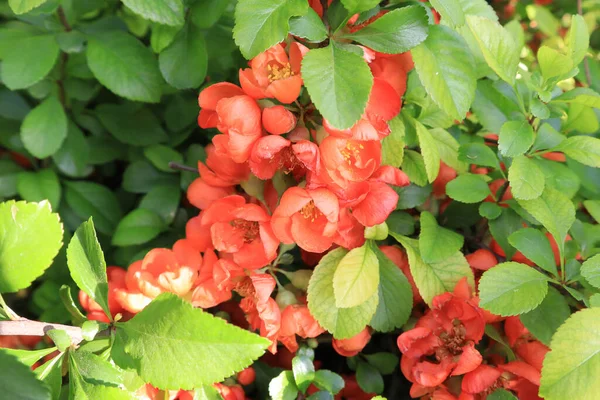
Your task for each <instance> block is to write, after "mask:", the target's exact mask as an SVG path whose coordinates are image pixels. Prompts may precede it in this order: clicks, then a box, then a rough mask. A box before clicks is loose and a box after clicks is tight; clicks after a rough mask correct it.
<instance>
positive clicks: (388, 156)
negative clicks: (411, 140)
mask: <svg viewBox="0 0 600 400" xmlns="http://www.w3.org/2000/svg"><path fill="white" fill-rule="evenodd" d="M388 124H389V127H390V134H389V135H387V136H386V137H385V138H383V140H382V142H381V164H382V165H391V166H392V167H396V168H398V167H400V165H402V160H403V159H404V146H405V145H406V144H405V143H404V136H405V134H406V128H405V127H404V122H403V120H402V117H400V115H397V116H396V117H394V118H393V119H391V120H390V121H389V122H388Z"/></svg>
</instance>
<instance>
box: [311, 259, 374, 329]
mask: <svg viewBox="0 0 600 400" xmlns="http://www.w3.org/2000/svg"><path fill="white" fill-rule="evenodd" d="M346 254H348V251H347V250H345V249H343V248H338V249H335V250H333V251H330V252H329V253H327V255H325V257H323V258H322V259H321V261H320V262H319V265H317V267H316V268H315V271H314V272H313V274H312V276H311V278H310V282H309V285H308V309H309V310H310V313H311V314H312V315H313V316H314V317H315V319H316V320H317V321H318V322H319V325H321V326H322V327H323V328H325V329H327V330H328V331H329V332H331V333H332V334H333V336H334V337H335V338H336V339H347V338H350V337H352V336H354V335H356V334H358V333H360V331H362V330H363V329H364V328H365V326H367V324H368V323H369V321H371V317H372V316H373V314H374V313H375V311H376V309H377V303H378V294H375V295H373V296H372V297H371V298H370V299H369V300H367V301H366V302H364V303H362V304H361V305H359V306H357V307H351V308H338V307H337V306H336V304H335V303H336V300H335V296H334V292H333V276H334V273H335V270H336V268H337V266H338V264H339V263H340V261H341V260H342V259H343V258H344V256H345V255H346Z"/></svg>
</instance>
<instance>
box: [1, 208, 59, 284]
mask: <svg viewBox="0 0 600 400" xmlns="http://www.w3.org/2000/svg"><path fill="white" fill-rule="evenodd" d="M0 226H1V227H2V229H1V230H0V277H2V279H0V293H4V292H16V291H18V290H20V289H24V288H26V287H28V286H29V285H30V284H31V282H33V280H34V279H36V278H38V277H39V276H41V275H42V273H43V272H44V271H45V270H46V269H47V268H48V267H49V266H50V264H51V263H52V260H53V259H54V257H56V255H57V254H58V251H59V250H60V248H61V246H62V237H63V227H62V224H61V223H60V221H59V217H58V214H52V210H51V208H50V204H49V203H48V202H45V201H43V202H41V203H26V202H24V201H19V202H15V201H14V200H11V201H7V202H4V203H0Z"/></svg>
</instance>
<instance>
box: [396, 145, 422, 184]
mask: <svg viewBox="0 0 600 400" xmlns="http://www.w3.org/2000/svg"><path fill="white" fill-rule="evenodd" d="M402 171H404V172H405V173H406V175H408V178H409V179H410V181H411V182H413V183H414V184H415V185H418V186H425V185H427V171H426V169H425V161H423V156H422V155H421V154H420V153H417V152H416V151H414V150H405V152H404V158H403V160H402Z"/></svg>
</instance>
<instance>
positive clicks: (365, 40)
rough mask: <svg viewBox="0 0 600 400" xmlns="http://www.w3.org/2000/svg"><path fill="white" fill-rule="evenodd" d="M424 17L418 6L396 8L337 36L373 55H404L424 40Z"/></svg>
mask: <svg viewBox="0 0 600 400" xmlns="http://www.w3.org/2000/svg"><path fill="white" fill-rule="evenodd" d="M428 30H429V25H428V24H427V13H426V12H425V8H423V7H420V6H408V7H402V8H397V9H395V10H392V11H390V12H388V13H387V14H385V15H383V16H382V17H380V18H378V19H377V20H376V21H374V22H372V23H370V24H368V25H367V26H365V27H364V28H362V29H360V30H358V31H357V32H354V33H349V34H347V35H341V37H342V38H345V39H351V40H354V41H356V42H358V43H360V44H362V45H365V46H367V47H369V48H371V49H373V50H375V51H379V52H382V53H388V54H396V53H404V52H406V51H408V50H410V49H412V48H414V47H415V46H418V45H419V44H420V43H422V42H423V41H424V40H425V39H426V38H427V32H428Z"/></svg>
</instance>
